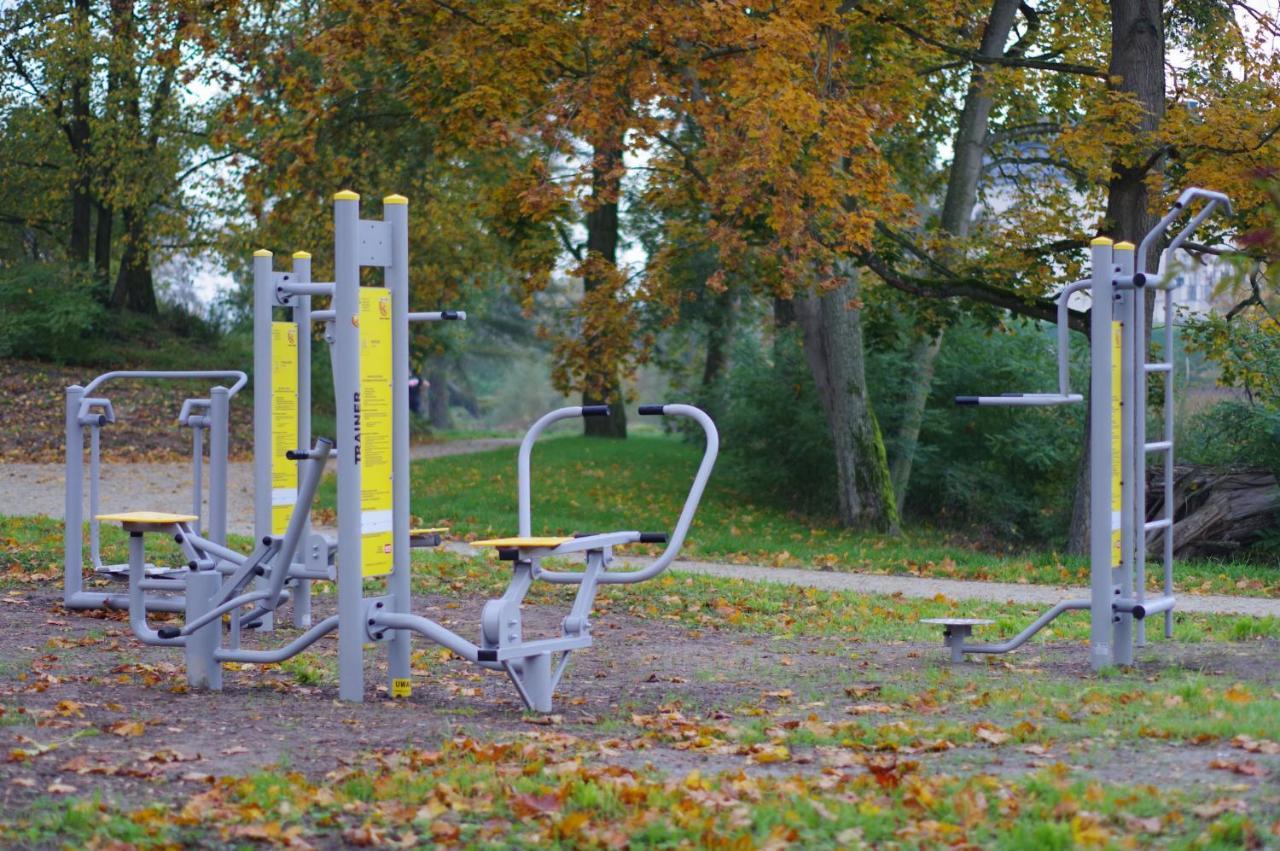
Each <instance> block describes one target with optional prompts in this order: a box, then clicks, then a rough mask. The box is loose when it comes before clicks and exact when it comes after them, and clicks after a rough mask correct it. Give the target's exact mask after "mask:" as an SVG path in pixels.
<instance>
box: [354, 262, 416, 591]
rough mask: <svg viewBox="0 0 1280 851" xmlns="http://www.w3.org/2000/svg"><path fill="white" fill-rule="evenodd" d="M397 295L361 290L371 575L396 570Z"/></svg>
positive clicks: (363, 521) (365, 531) (366, 538)
mask: <svg viewBox="0 0 1280 851" xmlns="http://www.w3.org/2000/svg"><path fill="white" fill-rule="evenodd" d="M405 392H408V391H407V390H406V391H405ZM392 398H393V397H392V392H391V292H390V291H389V290H387V289H386V288H385V287H361V288H360V432H359V440H360V444H359V447H358V449H357V451H358V452H359V453H360V549H361V553H360V563H361V564H362V565H363V573H364V575H365V576H382V575H385V574H388V573H390V572H391V568H392V534H391V505H392V487H391V475H392V472H391V403H392Z"/></svg>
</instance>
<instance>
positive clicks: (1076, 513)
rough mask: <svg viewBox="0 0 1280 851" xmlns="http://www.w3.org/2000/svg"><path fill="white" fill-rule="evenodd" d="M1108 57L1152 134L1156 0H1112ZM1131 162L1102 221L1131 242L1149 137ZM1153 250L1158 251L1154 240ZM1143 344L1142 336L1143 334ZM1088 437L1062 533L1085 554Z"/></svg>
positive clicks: (1158, 41) (1140, 223)
mask: <svg viewBox="0 0 1280 851" xmlns="http://www.w3.org/2000/svg"><path fill="white" fill-rule="evenodd" d="M1110 5H1111V63H1110V66H1109V67H1108V73H1109V74H1110V77H1111V80H1112V85H1114V86H1115V87H1116V88H1117V89H1118V90H1120V91H1122V92H1127V93H1129V94H1131V95H1132V96H1133V97H1134V98H1136V99H1137V101H1138V103H1140V104H1141V105H1142V116H1141V118H1140V119H1139V120H1138V123H1137V124H1136V125H1135V126H1134V128H1133V132H1134V133H1135V134H1141V135H1143V136H1145V137H1147V138H1153V136H1154V132H1155V130H1156V128H1157V127H1158V126H1159V124H1160V120H1161V119H1162V118H1163V117H1164V90H1165V69H1164V19H1163V18H1162V17H1161V5H1160V3H1159V2H1158V0H1111V4H1110ZM1143 147H1144V148H1147V149H1146V150H1141V151H1139V153H1138V154H1137V156H1136V159H1135V160H1134V161H1132V162H1116V163H1112V166H1111V182H1110V184H1109V185H1108V195H1107V221H1106V225H1105V228H1104V230H1105V231H1106V232H1107V234H1108V235H1109V236H1111V237H1113V238H1115V239H1117V240H1122V239H1123V240H1128V241H1130V242H1133V243H1135V244H1136V243H1139V242H1141V241H1142V237H1143V236H1145V235H1146V234H1147V232H1148V231H1149V230H1151V227H1152V225H1154V224H1155V223H1156V221H1157V217H1155V216H1153V215H1151V213H1150V210H1149V206H1150V199H1149V198H1148V196H1147V183H1146V180H1147V177H1148V175H1149V174H1150V172H1151V170H1152V169H1156V168H1159V167H1160V159H1161V158H1160V157H1158V156H1156V152H1155V149H1154V143H1152V145H1150V146H1143ZM1153 250H1155V251H1158V250H1159V246H1156V247H1155V248H1154V249H1153ZM1154 260H1155V258H1154V257H1148V258H1147V263H1148V266H1147V268H1153V266H1152V263H1153V261H1154ZM1154 306H1155V293H1154V292H1149V293H1147V294H1146V304H1145V305H1144V309H1145V310H1146V314H1147V327H1148V328H1150V327H1151V316H1152V312H1153V310H1154ZM1143 342H1144V345H1145V343H1146V341H1145V340H1144V341H1143ZM1089 425H1090V422H1089V416H1088V414H1086V415H1085V425H1084V433H1085V435H1088V434H1089ZM1089 463H1090V453H1089V442H1088V438H1087V437H1086V439H1085V443H1084V451H1083V452H1081V453H1080V468H1079V470H1078V472H1077V475H1076V498H1075V503H1074V505H1073V506H1072V512H1071V528H1070V530H1069V531H1068V533H1067V552H1068V553H1070V554H1072V555H1085V554H1087V553H1088V550H1089V487H1088V482H1089Z"/></svg>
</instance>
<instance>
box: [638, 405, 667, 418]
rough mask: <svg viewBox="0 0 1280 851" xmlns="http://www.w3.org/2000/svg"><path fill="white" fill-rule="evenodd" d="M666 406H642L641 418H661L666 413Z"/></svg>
mask: <svg viewBox="0 0 1280 851" xmlns="http://www.w3.org/2000/svg"><path fill="white" fill-rule="evenodd" d="M664 407H665V406H664V405H641V406H640V416H642V417H660V416H662V415H663V413H665V412H664V411H663V410H662V409H663V408H664Z"/></svg>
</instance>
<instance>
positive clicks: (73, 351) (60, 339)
mask: <svg viewBox="0 0 1280 851" xmlns="http://www.w3.org/2000/svg"><path fill="white" fill-rule="evenodd" d="M104 317H105V311H104V310H103V309H102V306H101V305H100V304H99V303H98V301H97V300H96V299H95V298H94V294H93V287H92V285H91V283H90V281H89V279H88V277H87V276H84V275H78V274H76V273H74V272H72V271H71V270H69V269H66V268H65V267H59V266H52V265H46V264H38V263H32V264H27V265H22V266H17V267H13V268H8V269H0V357H20V358H39V359H41V360H52V361H57V362H62V363H65V362H67V361H72V360H75V359H76V358H77V357H78V356H79V354H80V351H81V349H82V348H83V345H84V342H83V341H84V339H85V338H86V337H89V336H91V335H92V334H93V333H94V332H95V331H96V330H97V329H98V328H99V327H100V326H101V324H102V322H103V319H104Z"/></svg>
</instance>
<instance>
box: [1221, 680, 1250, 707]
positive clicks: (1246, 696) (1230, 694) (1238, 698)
mask: <svg viewBox="0 0 1280 851" xmlns="http://www.w3.org/2000/svg"><path fill="white" fill-rule="evenodd" d="M1222 698H1223V700H1226V701H1227V702H1229V703H1234V704H1236V705H1237V706H1243V705H1244V704H1246V703H1248V702H1250V701H1251V700H1253V695H1252V694H1251V693H1250V691H1249V689H1248V688H1247V687H1246V686H1245V685H1244V684H1243V683H1236V684H1234V685H1232V686H1231V687H1230V688H1228V689H1227V690H1226V691H1224V692H1223V693H1222Z"/></svg>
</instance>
